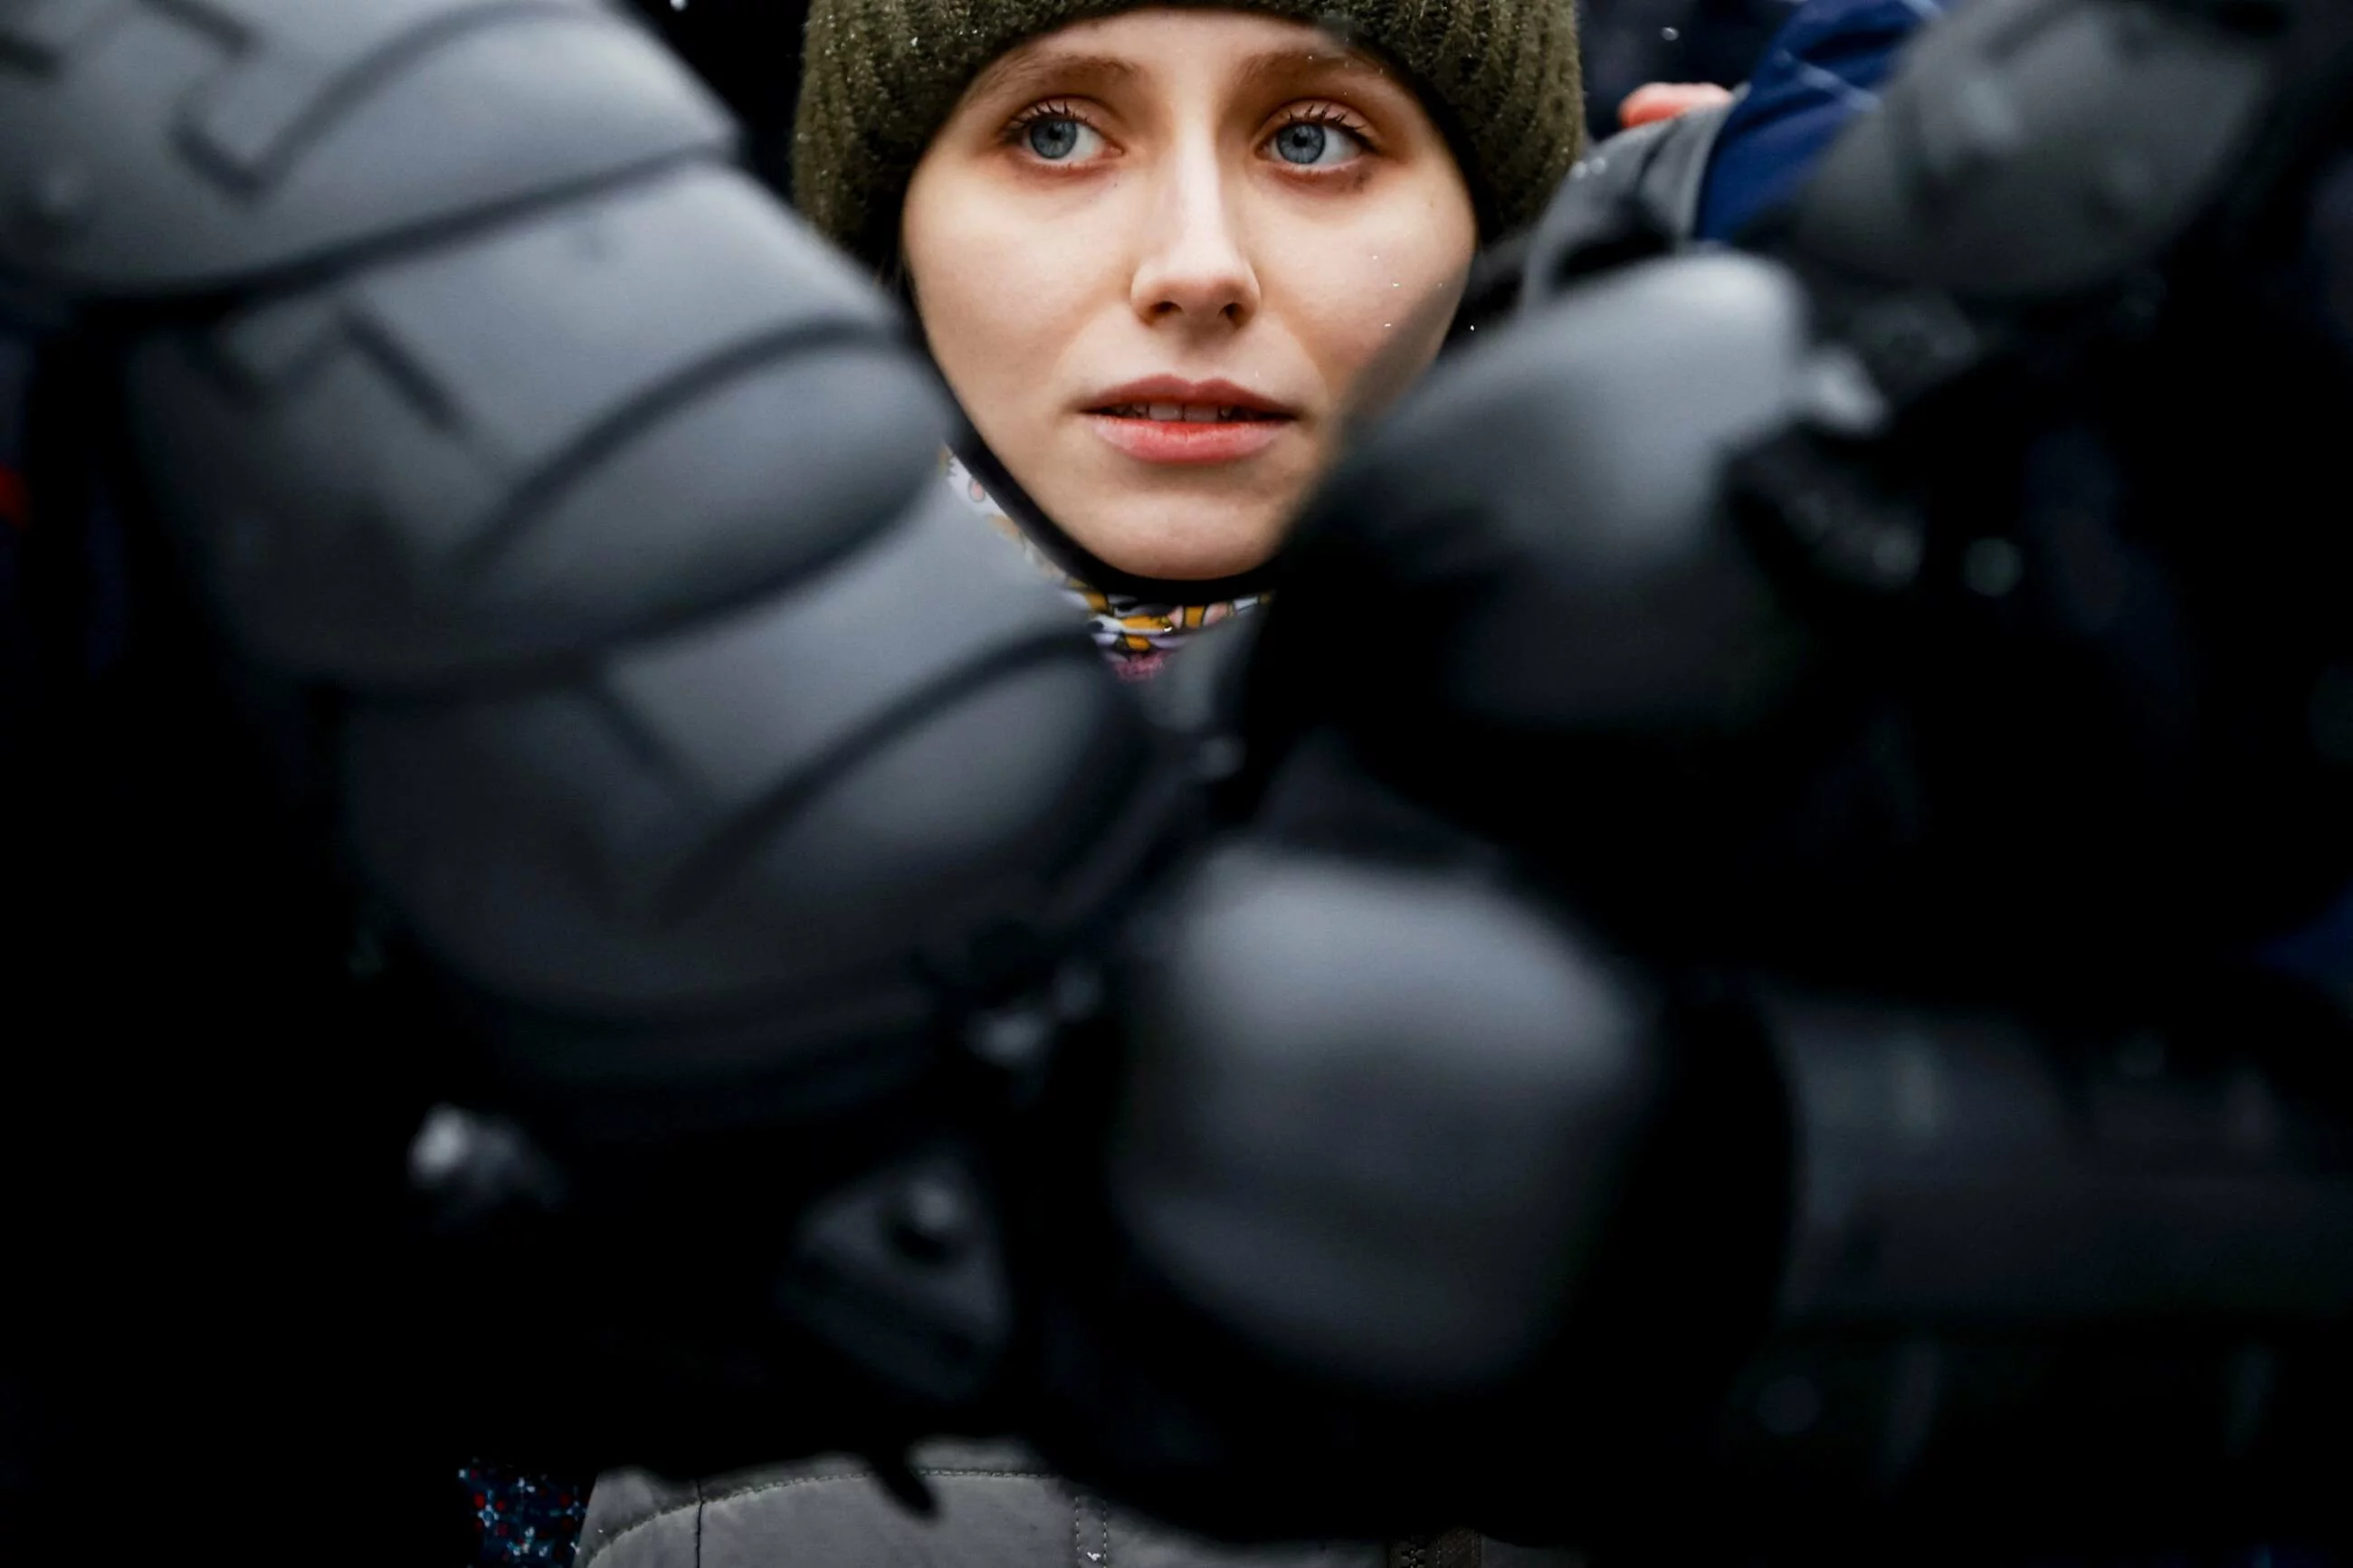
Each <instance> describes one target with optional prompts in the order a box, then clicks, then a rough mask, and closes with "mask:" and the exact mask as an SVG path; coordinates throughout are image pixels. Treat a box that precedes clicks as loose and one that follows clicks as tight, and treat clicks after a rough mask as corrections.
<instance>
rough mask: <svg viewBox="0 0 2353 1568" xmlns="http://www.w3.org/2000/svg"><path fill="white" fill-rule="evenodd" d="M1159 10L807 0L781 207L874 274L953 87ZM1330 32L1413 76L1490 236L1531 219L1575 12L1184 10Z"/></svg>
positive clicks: (891, 246)
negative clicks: (1056, 41) (1087, 28)
mask: <svg viewBox="0 0 2353 1568" xmlns="http://www.w3.org/2000/svg"><path fill="white" fill-rule="evenodd" d="M1167 3H1168V0H813V4H812V5H810V6H809V16H808V41H807V54H806V55H805V57H804V62H805V63H804V66H803V70H802V76H801V99H800V112H799V115H798V117H797V121H796V123H795V124H794V127H793V201H794V205H796V206H797V207H799V208H800V210H801V213H802V214H803V216H806V217H807V218H808V220H809V221H810V222H811V223H813V224H815V225H816V226H818V229H820V230H821V231H823V232H824V233H825V234H827V235H828V236H829V237H832V238H833V239H834V240H835V241H836V242H837V243H839V244H840V245H842V246H844V247H848V249H849V251H850V252H851V253H852V254H853V255H855V256H858V257H860V258H863V259H864V260H866V261H867V262H868V263H870V264H871V265H872V266H874V267H876V268H882V267H886V266H887V265H888V264H889V263H890V261H891V258H892V257H894V256H895V255H896V254H897V252H898V246H899V208H900V205H901V204H902V201H903V200H904V199H905V196H906V190H907V182H908V180H909V179H910V178H911V177H912V176H913V174H914V170H915V164H916V163H917V162H918V161H919V160H921V158H922V157H923V149H924V148H925V147H926V146H928V145H929V144H930V142H931V139H932V136H933V134H934V132H937V131H938V130H939V128H940V126H941V125H942V124H944V123H945V121H946V120H947V118H948V116H949V114H950V113H952V112H953V111H954V110H955V105H956V100H958V99H959V98H961V97H962V96H963V94H964V89H965V87H966V86H967V85H968V84H969V83H970V82H971V81H972V79H973V78H975V77H976V76H978V75H979V74H980V72H981V70H982V69H983V68H985V67H987V65H988V64H989V62H990V61H992V60H994V59H996V58H997V57H998V56H999V55H1001V54H1003V53H1005V52H1006V51H1007V50H1008V49H1009V48H1012V47H1014V46H1015V45H1017V44H1019V43H1022V42H1024V41H1026V40H1028V39H1029V38H1033V37H1038V36H1039V35H1040V34H1044V33H1050V32H1052V31H1054V30H1055V29H1056V28H1058V27H1061V26H1067V25H1069V24H1070V23H1072V22H1079V21H1084V20H1087V19H1089V18H1092V17H1096V16H1111V15H1113V14H1115V13H1118V12H1122V11H1133V10H1136V9H1139V8H1140V7H1141V6H1142V5H1146V4H1167ZM1190 3H1193V4H1204V3H1209V4H1214V5H1217V6H1218V7H1219V8H1222V9H1231V10H1243V11H1261V12H1269V13H1271V14H1273V15H1275V16H1284V17H1288V18H1290V19H1292V20H1294V21H1301V22H1309V23H1314V24H1318V25H1321V26H1328V27H1330V28H1332V29H1333V30H1334V31H1335V32H1336V33H1338V34H1339V35H1340V36H1342V37H1345V38H1346V39H1348V41H1350V42H1351V43H1356V44H1363V45H1366V46H1369V47H1371V48H1373V49H1374V50H1376V51H1377V52H1378V53H1380V54H1383V55H1386V56H1387V57H1388V58H1389V59H1390V60H1391V61H1393V62H1394V63H1395V64H1397V65H1398V66H1401V67H1402V68H1404V69H1405V70H1406V71H1407V72H1408V73H1409V75H1410V76H1411V77H1412V78H1413V79H1414V83H1415V85H1416V86H1417V87H1418V88H1419V89H1420V90H1421V92H1422V93H1423V95H1424V98H1425V100H1426V101H1428V102H1429V103H1430V107H1431V109H1432V110H1433V111H1434V112H1435V114H1436V116H1437V118H1438V120H1439V122H1440V125H1441V126H1444V127H1445V128H1446V129H1447V130H1448V132H1449V133H1450V135H1451V136H1452V137H1453V138H1454V139H1455V141H1456V148H1455V150H1456V152H1457V153H1458V154H1459V155H1461V157H1462V158H1463V160H1464V163H1465V166H1464V168H1463V171H1462V173H1463V176H1464V178H1465V179H1467V180H1468V181H1469V182H1470V185H1471V193H1472V201H1473V203H1474V205H1476V207H1477V210H1478V213H1479V217H1480V222H1481V224H1482V227H1484V229H1485V230H1486V231H1487V233H1488V236H1489V237H1493V236H1495V235H1497V234H1502V233H1507V232H1509V231H1510V230H1512V229H1515V228H1518V227H1519V226H1522V225H1524V224H1526V223H1529V222H1532V221H1533V220H1534V219H1535V216H1536V214H1537V213H1539V212H1540V211H1542V210H1543V208H1544V205H1545V201H1546V197H1548V196H1549V195H1551V194H1552V191H1553V188H1554V187H1555V186H1556V185H1557V184H1559V183H1560V180H1561V178H1562V176H1563V175H1564V174H1567V171H1568V166H1569V164H1570V163H1573V162H1575V161H1576V158H1577V152H1578V147H1579V143H1580V142H1581V141H1582V139H1583V136H1584V114H1585V103H1584V92H1583V89H1582V87H1581V86H1580V84H1579V81H1578V79H1577V14H1576V5H1575V3H1574V0H1190Z"/></svg>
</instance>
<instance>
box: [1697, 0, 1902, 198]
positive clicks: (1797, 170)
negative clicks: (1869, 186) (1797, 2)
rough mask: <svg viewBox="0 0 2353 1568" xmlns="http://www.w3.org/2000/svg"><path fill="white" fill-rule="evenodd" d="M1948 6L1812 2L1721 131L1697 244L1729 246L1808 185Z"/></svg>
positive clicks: (1785, 31)
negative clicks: (1919, 34)
mask: <svg viewBox="0 0 2353 1568" xmlns="http://www.w3.org/2000/svg"><path fill="white" fill-rule="evenodd" d="M1945 3H1946V0H1808V3H1807V4H1806V5H1803V6H1801V7H1800V8H1799V11H1798V14H1797V15H1796V16H1792V17H1791V18H1790V19H1789V22H1788V26H1785V27H1783V28H1782V29H1781V31H1780V33H1779V34H1778V36H1777V37H1775V38H1774V40H1773V42H1772V45H1771V46H1770V47H1767V49H1766V51H1765V58H1763V59H1762V60H1761V61H1759V62H1758V64H1757V71H1756V74H1755V75H1754V76H1752V77H1751V78H1750V79H1749V82H1748V90H1747V93H1746V96H1745V97H1743V98H1742V100H1741V101H1740V102H1739V104H1738V105H1737V106H1736V108H1735V109H1734V110H1733V111H1732V115H1731V117H1730V118H1729V119H1727V120H1726V121H1725V125H1724V130H1723V132H1722V134H1721V135H1720V136H1719V137H1718V139H1717V142H1716V145H1715V156H1714V158H1713V160H1712V161H1711V163H1710V165H1709V168H1708V175H1707V184H1706V186H1705V188H1704V191H1703V192H1702V194H1701V196H1700V209H1699V223H1698V227H1697V229H1696V231H1695V232H1696V235H1697V237H1699V238H1702V239H1722V240H1728V239H1732V238H1735V237H1737V236H1738V235H1739V233H1740V232H1741V230H1743V229H1744V228H1746V227H1747V226H1748V225H1749V224H1750V223H1751V222H1752V221H1753V220H1755V219H1756V218H1757V216H1760V215H1761V214H1763V213H1765V212H1767V211H1768V210H1770V209H1772V208H1774V207H1776V206H1778V205H1781V204H1783V203H1784V202H1786V201H1788V198H1789V197H1790V196H1791V195H1794V194H1795V193H1796V192H1797V190H1798V189H1799V186H1800V185H1802V184H1804V183H1805V178H1806V175H1807V174H1809V173H1810V171H1811V170H1812V168H1813V166H1814V162H1815V160H1816V159H1818V158H1820V156H1821V155H1822V153H1824V152H1826V151H1827V150H1828V149H1829V147H1830V144H1831V141H1832V139H1834V138H1835V137H1836V136H1837V135H1838V133H1839V132H1840V131H1841V129H1843V128H1844V127H1845V125H1846V122H1847V121H1848V120H1849V119H1850V118H1852V116H1853V115H1855V114H1856V113H1858V112H1859V111H1861V110H1865V109H1868V108H1870V107H1871V106H1872V105H1873V104H1874V103H1876V102H1877V101H1878V89H1879V85H1880V83H1882V82H1883V81H1884V80H1886V79H1887V74H1888V72H1889V70H1891V69H1892V68H1894V63H1895V58H1896V56H1897V55H1898V54H1900V53H1901V52H1902V51H1903V48H1904V46H1905V44H1906V43H1908V42H1909V41H1910V40H1911V37H1912V35H1913V34H1914V33H1915V31H1917V30H1918V28H1919V27H1920V26H1921V25H1922V24H1923V23H1924V22H1927V21H1929V20H1932V19H1934V18H1935V17H1936V16H1938V15H1940V14H1941V13H1942V11H1943V9H1944V6H1945Z"/></svg>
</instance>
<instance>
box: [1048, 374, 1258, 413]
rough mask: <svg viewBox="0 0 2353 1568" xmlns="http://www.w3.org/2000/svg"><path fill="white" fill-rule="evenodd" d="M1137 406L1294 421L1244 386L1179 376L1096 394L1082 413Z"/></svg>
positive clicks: (1149, 378) (1151, 379) (1159, 377)
mask: <svg viewBox="0 0 2353 1568" xmlns="http://www.w3.org/2000/svg"><path fill="white" fill-rule="evenodd" d="M1137 403H1182V404H1187V405H1194V406H1207V407H1213V408H1247V409H1249V410H1250V412H1251V413H1253V414H1269V415H1274V416H1279V417H1282V418H1285V419H1291V418H1296V417H1297V415H1296V414H1295V413H1294V412H1293V410H1291V409H1289V408H1286V407H1284V406H1283V405H1282V404H1280V403H1277V402H1275V401H1274V400H1273V399H1272V398H1271V397H1265V396H1261V395H1260V394H1258V393H1255V392H1252V391H1251V390H1250V388H1248V387H1246V386H1237V385H1235V384H1233V383H1232V382H1230V381H1187V380H1186V379H1185V378H1184V377H1183V376H1181V375H1148V376H1145V378H1144V379H1143V380H1141V381H1131V382H1125V383H1123V384H1120V385H1118V386H1114V387H1111V388H1109V389H1107V390H1105V391H1103V392H1101V393H1097V394H1096V395H1093V396H1092V397H1091V398H1089V399H1088V401H1087V403H1086V405H1085V407H1086V412H1088V413H1090V414H1097V413H1101V412H1103V410H1105V409H1108V408H1119V407H1124V406H1126V405H1131V404H1137Z"/></svg>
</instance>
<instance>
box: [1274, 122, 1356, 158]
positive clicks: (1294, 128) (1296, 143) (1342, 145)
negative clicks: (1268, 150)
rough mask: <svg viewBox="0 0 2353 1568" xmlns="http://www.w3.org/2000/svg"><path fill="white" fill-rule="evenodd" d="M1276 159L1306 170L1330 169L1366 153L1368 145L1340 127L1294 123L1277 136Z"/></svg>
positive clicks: (1275, 144)
mask: <svg viewBox="0 0 2353 1568" xmlns="http://www.w3.org/2000/svg"><path fill="white" fill-rule="evenodd" d="M1273 140H1274V155H1275V156H1276V157H1278V158H1280V159H1282V161H1283V162H1284V163H1295V164H1298V165H1300V166H1301V167H1303V168H1328V167H1330V166H1331V165H1333V164H1335V163H1346V162H1348V161H1349V160H1350V159H1351V158H1354V157H1355V156H1356V154H1357V153H1362V152H1363V151H1364V144H1363V143H1362V142H1358V141H1357V140H1356V137H1355V136H1353V135H1351V134H1350V133H1349V132H1346V131H1344V130H1342V129H1341V128H1340V127H1339V126H1337V125H1326V124H1324V122H1322V121H1314V120H1294V121H1292V122H1291V123H1290V124H1288V125H1286V126H1284V127H1283V128H1282V130H1280V131H1278V132H1275V133H1274V138H1273Z"/></svg>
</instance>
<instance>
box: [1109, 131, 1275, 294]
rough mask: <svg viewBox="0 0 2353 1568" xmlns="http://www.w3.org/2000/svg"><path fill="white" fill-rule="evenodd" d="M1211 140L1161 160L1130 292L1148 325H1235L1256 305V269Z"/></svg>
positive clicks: (1257, 284)
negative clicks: (1251, 262)
mask: <svg viewBox="0 0 2353 1568" xmlns="http://www.w3.org/2000/svg"><path fill="white" fill-rule="evenodd" d="M1236 195H1238V193H1237V192H1235V191H1233V190H1231V189H1229V186H1228V182H1227V180H1226V178H1225V174H1224V173H1223V171H1222V170H1221V169H1220V168H1219V160H1218V156H1217V152H1216V150H1215V148H1214V147H1210V146H1194V147H1188V148H1187V149H1185V150H1183V151H1182V152H1180V153H1177V154H1176V155H1175V156H1172V157H1171V158H1170V159H1169V160H1168V161H1167V162H1166V163H1164V164H1163V165H1162V168H1161V171H1160V178H1159V179H1158V180H1157V181H1156V182H1155V190H1154V192H1153V202H1152V213H1151V216H1150V219H1149V221H1148V223H1147V225H1146V226H1145V230H1144V234H1143V242H1144V243H1143V246H1142V248H1141V250H1140V251H1139V253H1138V255H1137V257H1136V263H1135V272H1134V277H1133V279H1131V280H1130V284H1129V296H1130V299H1131V300H1132V302H1133V303H1134V308H1135V313H1136V314H1137V315H1138V316H1140V317H1142V318H1143V319H1144V321H1145V324H1146V325H1148V326H1176V327H1185V328H1192V329H1197V330H1198V329H1207V328H1224V329H1226V330H1231V329H1232V328H1235V327H1239V326H1240V325H1241V324H1242V323H1243V322H1245V321H1249V320H1250V317H1251V316H1252V315H1254V314H1255V313H1256V312H1257V310H1258V305H1259V283H1258V273H1257V271H1256V269H1255V268H1252V267H1251V266H1250V255H1249V250H1248V247H1247V246H1246V244H1245V243H1244V236H1243V233H1242V230H1241V225H1240V223H1239V222H1238V221H1237V216H1236V214H1235V212H1234V210H1233V202H1234V197H1235V196H1236Z"/></svg>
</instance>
